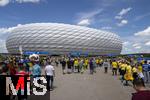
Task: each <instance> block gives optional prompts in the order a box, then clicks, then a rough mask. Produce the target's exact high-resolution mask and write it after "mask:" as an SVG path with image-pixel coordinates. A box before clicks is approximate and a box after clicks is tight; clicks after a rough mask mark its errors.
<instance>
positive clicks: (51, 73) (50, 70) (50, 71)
mask: <svg viewBox="0 0 150 100" xmlns="http://www.w3.org/2000/svg"><path fill="white" fill-rule="evenodd" d="M45 74H46V80H47V90H50V91H51V90H53V82H54V77H55V69H54V67H53V66H52V65H51V63H50V62H49V63H47V65H46V67H45Z"/></svg>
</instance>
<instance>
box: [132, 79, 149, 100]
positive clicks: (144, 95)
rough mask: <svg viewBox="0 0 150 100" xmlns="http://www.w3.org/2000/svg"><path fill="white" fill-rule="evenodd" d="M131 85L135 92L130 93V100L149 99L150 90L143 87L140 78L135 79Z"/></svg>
mask: <svg viewBox="0 0 150 100" xmlns="http://www.w3.org/2000/svg"><path fill="white" fill-rule="evenodd" d="M133 87H134V89H135V90H136V91H137V92H136V93H133V94H132V100H150V91H149V90H147V89H146V88H145V85H144V82H143V81H142V79H140V78H137V79H135V80H134V81H133Z"/></svg>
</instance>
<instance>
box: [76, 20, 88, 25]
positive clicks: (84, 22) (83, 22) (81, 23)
mask: <svg viewBox="0 0 150 100" xmlns="http://www.w3.org/2000/svg"><path fill="white" fill-rule="evenodd" d="M78 25H81V26H88V25H90V20H89V19H83V20H81V21H80V22H78Z"/></svg>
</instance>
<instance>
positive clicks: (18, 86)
mask: <svg viewBox="0 0 150 100" xmlns="http://www.w3.org/2000/svg"><path fill="white" fill-rule="evenodd" d="M16 75H21V76H25V75H27V73H26V72H25V71H20V72H18V73H17V74H16ZM20 85H21V89H22V90H24V77H19V80H18V84H17V86H16V90H19V88H20Z"/></svg>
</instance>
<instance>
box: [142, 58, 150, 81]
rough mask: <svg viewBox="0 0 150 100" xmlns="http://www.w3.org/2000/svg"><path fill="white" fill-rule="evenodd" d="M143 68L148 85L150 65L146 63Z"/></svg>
mask: <svg viewBox="0 0 150 100" xmlns="http://www.w3.org/2000/svg"><path fill="white" fill-rule="evenodd" d="M142 67H143V74H144V81H145V82H146V83H148V80H149V77H150V76H149V72H148V70H149V68H148V67H149V65H148V64H147V61H144V64H143V65H142Z"/></svg>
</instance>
